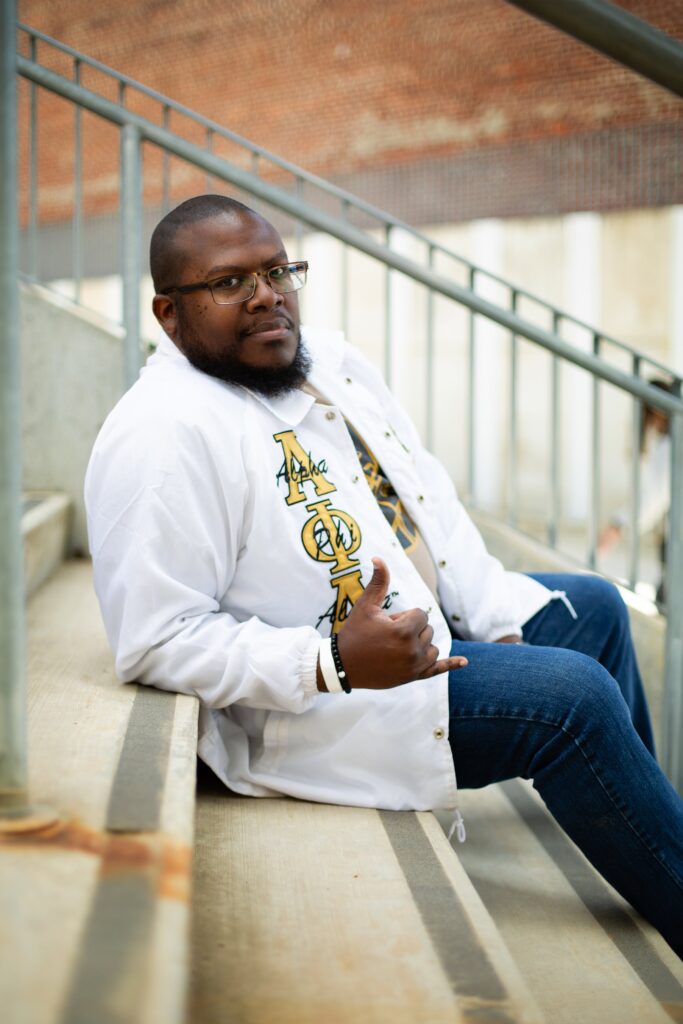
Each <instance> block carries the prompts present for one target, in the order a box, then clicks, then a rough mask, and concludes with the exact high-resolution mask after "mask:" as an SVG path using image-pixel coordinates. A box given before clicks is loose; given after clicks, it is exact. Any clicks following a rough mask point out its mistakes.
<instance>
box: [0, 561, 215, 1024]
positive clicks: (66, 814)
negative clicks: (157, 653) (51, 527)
mask: <svg viewBox="0 0 683 1024" xmlns="http://www.w3.org/2000/svg"><path fill="white" fill-rule="evenodd" d="M27 675H28V724H29V769H30V790H31V798H32V800H33V801H35V802H37V803H40V804H43V805H48V806H49V807H51V808H53V809H54V810H55V811H56V812H58V814H59V818H58V820H57V821H56V822H55V823H54V824H53V825H51V826H49V827H46V828H43V829H41V830H39V831H36V832H30V833H23V834H22V833H18V834H15V835H4V836H0V949H1V950H2V951H3V952H2V956H1V958H0V1007H2V1010H1V1011H0V1017H1V1018H2V1021H3V1024H114V1022H116V1024H180V1022H181V1021H182V1020H183V1018H184V1002H185V990H186V983H187V964H188V958H189V951H188V925H189V886H190V863H191V850H192V839H193V824H194V822H193V817H194V790H195V764H196V754H195V751H196V717H197V704H196V701H195V700H194V699H193V698H190V697H183V696H176V695H175V694H168V693H162V692H160V691H155V690H150V689H147V688H145V687H137V686H134V685H129V686H123V685H121V684H120V683H118V682H117V680H116V679H115V677H114V672H113V665H112V657H111V654H110V652H109V649H108V646H107V643H106V639H105V636H104V631H103V628H102V624H101V621H100V616H99V610H98V608H97V602H96V600H95V595H94V592H93V589H92V579H91V567H90V563H89V562H86V561H69V562H66V563H64V564H63V565H62V566H61V567H60V568H59V569H58V571H57V572H56V574H55V575H54V576H53V577H52V578H51V579H50V580H49V581H48V582H47V583H46V584H45V585H44V586H43V587H41V588H40V590H39V591H38V592H37V593H36V594H35V596H34V597H33V599H32V600H31V602H30V604H29V607H28V671H27Z"/></svg>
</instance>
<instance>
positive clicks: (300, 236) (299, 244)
mask: <svg viewBox="0 0 683 1024" xmlns="http://www.w3.org/2000/svg"><path fill="white" fill-rule="evenodd" d="M295 191H296V198H297V200H298V201H299V202H303V198H304V182H303V178H300V177H299V175H297V177H296V189H295ZM303 240H304V226H303V222H302V221H301V220H300V219H299V218H298V217H297V219H296V220H295V222H294V241H295V243H296V253H297V257H296V258H297V259H299V260H300V259H303Z"/></svg>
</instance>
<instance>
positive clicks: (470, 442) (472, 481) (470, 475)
mask: <svg viewBox="0 0 683 1024" xmlns="http://www.w3.org/2000/svg"><path fill="white" fill-rule="evenodd" d="M476 283H477V268H476V267H474V266H470V268H469V273H468V284H469V289H470V291H471V292H473V291H475V288H476ZM474 317H475V314H474V312H473V311H472V310H471V309H470V310H469V315H468V338H467V348H468V351H467V357H468V358H467V378H468V380H467V385H468V386H467V490H468V496H469V500H470V501H471V502H473V503H474V502H475V486H476V478H475V466H474V449H475V443H474V442H475V436H474V432H475V428H474V406H475V395H474V384H475V377H476V373H475V359H476V353H475V327H476V325H475V319H474Z"/></svg>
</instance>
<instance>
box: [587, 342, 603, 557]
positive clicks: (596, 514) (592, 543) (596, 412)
mask: <svg viewBox="0 0 683 1024" xmlns="http://www.w3.org/2000/svg"><path fill="white" fill-rule="evenodd" d="M600 340H601V339H600V335H599V334H598V333H597V332H596V333H594V334H593V354H594V355H596V356H599V355H600ZM591 398H592V402H591V406H592V417H591V418H592V423H591V510H590V516H589V518H588V565H589V567H590V568H591V569H595V568H596V564H597V548H598V528H599V524H600V475H601V473H600V471H601V466H600V381H599V379H598V378H597V377H595V376H594V377H593V389H592V396H591Z"/></svg>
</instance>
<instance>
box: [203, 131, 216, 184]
mask: <svg viewBox="0 0 683 1024" xmlns="http://www.w3.org/2000/svg"><path fill="white" fill-rule="evenodd" d="M213 138H214V131H213V128H207V129H206V148H207V149H208V151H209V153H213ZM204 185H205V188H206V191H207V193H208V194H209V195H210V194H211V193H212V192H213V187H214V186H213V175H211V174H209V172H208V171H207V172H206V178H205V179H204Z"/></svg>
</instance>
